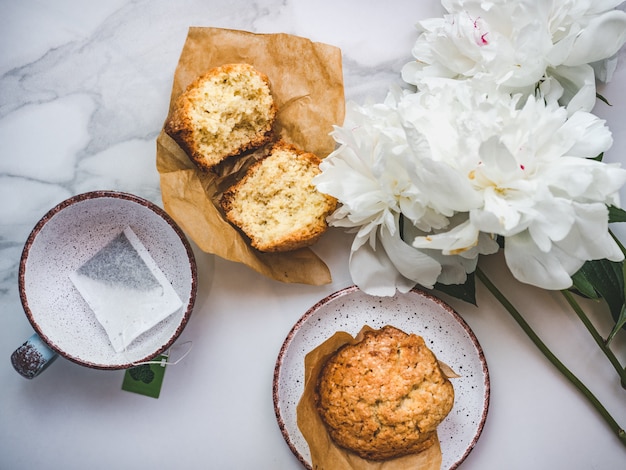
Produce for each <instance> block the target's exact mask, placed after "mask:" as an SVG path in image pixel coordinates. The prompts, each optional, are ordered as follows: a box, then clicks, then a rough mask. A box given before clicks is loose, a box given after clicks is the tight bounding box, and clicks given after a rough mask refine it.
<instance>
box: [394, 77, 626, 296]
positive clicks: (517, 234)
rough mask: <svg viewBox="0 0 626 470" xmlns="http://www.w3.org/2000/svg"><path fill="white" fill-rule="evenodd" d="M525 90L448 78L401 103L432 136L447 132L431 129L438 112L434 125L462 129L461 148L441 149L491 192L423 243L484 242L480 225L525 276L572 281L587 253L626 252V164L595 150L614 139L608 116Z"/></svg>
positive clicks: (557, 283)
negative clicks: (622, 217) (625, 223)
mask: <svg viewBox="0 0 626 470" xmlns="http://www.w3.org/2000/svg"><path fill="white" fill-rule="evenodd" d="M518 99H519V97H515V96H513V97H512V96H510V95H508V94H503V93H495V92H494V93H491V94H489V95H486V94H484V93H482V92H479V91H477V90H476V89H475V88H474V87H473V86H472V82H471V81H460V82H445V83H444V82H440V83H439V85H438V86H437V87H432V86H431V88H430V90H429V91H428V92H419V93H416V94H414V95H409V96H406V97H405V98H403V100H402V102H401V103H400V104H399V109H400V113H401V114H402V115H403V116H404V117H405V118H406V119H407V121H410V122H411V124H413V125H415V126H417V127H419V128H420V130H421V131H422V132H423V133H424V135H426V136H427V137H426V138H428V136H430V135H433V136H435V140H439V139H441V136H440V135H438V134H439V133H438V132H437V131H436V130H434V129H431V130H429V129H428V127H427V124H426V122H427V120H428V118H429V116H430V117H432V121H431V122H432V124H433V126H437V127H438V128H443V129H454V132H450V133H449V134H448V141H447V142H446V144H445V149H448V150H451V151H448V152H446V151H433V152H432V155H433V158H437V159H439V161H440V162H442V163H443V162H445V163H447V165H448V166H450V167H451V168H455V169H456V170H458V171H459V172H460V174H462V175H463V176H464V177H465V178H467V182H468V183H469V184H471V185H472V190H473V191H474V192H475V193H476V194H478V195H479V197H480V201H481V203H480V206H479V207H473V208H470V209H468V213H469V219H468V220H467V221H465V222H463V223H461V224H459V225H456V226H453V227H452V228H451V229H449V230H437V231H435V232H436V233H435V232H433V234H424V235H422V236H418V237H417V238H416V239H415V241H414V242H413V246H415V247H416V248H419V249H421V250H423V251H425V252H428V251H426V250H441V252H442V254H458V253H462V252H464V251H465V250H471V249H473V248H474V247H475V246H477V245H478V243H479V234H492V235H499V236H502V237H505V257H506V260H507V264H508V266H509V268H510V269H511V271H512V272H513V274H514V275H515V276H516V277H517V278H518V279H519V280H520V281H522V282H525V283H529V284H533V285H537V286H540V287H543V288H547V289H563V288H566V287H569V285H570V284H571V279H570V276H571V275H572V274H574V272H575V271H577V270H578V269H579V268H580V267H581V266H582V264H583V263H584V262H585V261H587V260H592V259H601V258H607V259H611V260H619V259H622V254H621V251H620V250H619V248H618V246H617V245H616V243H615V242H614V241H613V240H612V238H611V237H610V236H609V234H608V226H607V224H608V210H607V208H606V205H611V204H612V205H616V206H619V197H618V194H619V193H618V191H619V189H620V188H621V186H623V185H624V183H626V171H625V170H623V169H621V168H618V167H617V166H615V165H607V164H604V163H600V162H598V161H595V160H593V159H592V158H593V157H596V156H597V155H600V154H601V153H602V152H604V151H605V150H607V149H608V148H609V147H610V146H611V144H612V138H611V134H610V132H609V130H608V128H607V127H606V126H605V124H604V122H603V121H601V120H600V119H598V118H597V117H595V116H594V115H592V114H589V113H586V112H582V111H578V112H575V113H574V114H573V115H572V116H571V117H569V118H568V113H567V111H566V110H565V109H564V108H562V107H559V106H558V105H557V104H556V103H554V102H548V103H546V102H545V101H544V100H543V99H537V98H534V97H529V98H528V99H527V101H526V102H525V103H524V105H523V106H520V105H519V104H518ZM431 100H432V101H431ZM446 116H447V122H445V123H444V124H442V121H446ZM404 125H405V126H407V123H406V122H405V123H404ZM476 126H478V128H479V131H475V128H476ZM450 141H456V142H455V144H452V143H451V142H450ZM433 147H434V148H438V149H439V150H440V147H435V146H433ZM461 149H463V150H464V151H463V153H461ZM589 157H592V158H589ZM440 192H445V189H444V188H442V189H440ZM487 250H488V249H487V248H482V250H481V252H486V251H487Z"/></svg>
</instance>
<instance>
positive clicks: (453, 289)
mask: <svg viewBox="0 0 626 470" xmlns="http://www.w3.org/2000/svg"><path fill="white" fill-rule="evenodd" d="M435 290H437V291H439V292H443V293H444V294H447V295H449V296H451V297H454V298H455V299H459V300H462V301H464V302H467V303H470V304H472V305H476V278H475V276H474V273H470V274H468V275H467V280H466V281H465V283H464V284H441V283H439V282H438V283H436V284H435Z"/></svg>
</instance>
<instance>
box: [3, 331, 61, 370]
mask: <svg viewBox="0 0 626 470" xmlns="http://www.w3.org/2000/svg"><path fill="white" fill-rule="evenodd" d="M57 356H58V354H57V353H56V352H55V351H53V350H52V349H50V348H49V347H48V345H47V344H46V343H44V342H43V340H42V339H41V338H40V337H39V335H38V334H37V333H34V334H33V335H32V336H31V337H30V338H28V339H27V340H26V341H25V342H24V344H22V345H21V346H20V347H19V348H17V349H16V350H15V351H14V352H13V354H11V364H13V368H14V369H15V370H16V371H17V373H18V374H20V375H21V376H22V377H26V378H27V379H33V378H35V377H37V376H38V375H39V374H40V373H41V372H43V371H44V370H45V369H46V367H48V366H49V365H50V364H52V362H53V361H54V360H55V359H56V358H57Z"/></svg>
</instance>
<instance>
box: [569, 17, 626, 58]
mask: <svg viewBox="0 0 626 470" xmlns="http://www.w3.org/2000/svg"><path fill="white" fill-rule="evenodd" d="M624 42H626V12H623V11H620V10H611V11H607V12H605V13H603V14H600V15H597V16H594V17H592V18H591V21H590V22H589V24H587V25H586V26H585V27H584V28H583V29H582V31H581V32H580V34H578V35H577V36H576V40H575V41H574V44H573V45H572V50H571V51H570V53H569V55H568V57H567V58H566V59H565V60H564V61H563V65H570V66H576V65H583V64H590V63H591V62H597V61H599V60H603V59H607V58H609V57H611V56H612V55H614V54H615V53H616V52H617V51H618V50H619V49H620V48H621V47H622V46H623V45H624Z"/></svg>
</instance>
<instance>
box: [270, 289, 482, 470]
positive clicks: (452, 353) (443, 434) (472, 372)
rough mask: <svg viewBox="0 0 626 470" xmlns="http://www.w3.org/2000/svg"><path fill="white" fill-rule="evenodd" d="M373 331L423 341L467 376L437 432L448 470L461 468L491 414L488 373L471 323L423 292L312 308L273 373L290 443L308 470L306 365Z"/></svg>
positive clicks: (332, 299)
mask: <svg viewBox="0 0 626 470" xmlns="http://www.w3.org/2000/svg"><path fill="white" fill-rule="evenodd" d="M363 325H369V326H371V327H372V328H375V329H378V328H381V327H383V326H385V325H393V326H395V327H396V328H399V329H401V330H403V331H405V332H407V333H416V334H418V335H420V336H422V337H423V338H424V340H425V341H426V344H427V345H428V346H429V348H430V349H431V350H432V351H433V352H434V353H435V355H436V356H437V358H438V359H439V360H441V361H443V362H445V363H446V364H448V365H449V366H450V367H452V369H453V370H454V371H455V372H457V373H458V374H460V375H461V377H460V378H455V379H453V384H454V390H455V403H454V408H453V409H452V411H451V412H450V414H449V415H448V416H447V417H446V419H445V421H443V422H442V423H441V424H440V425H439V428H438V434H439V440H440V442H441V452H442V456H443V463H442V466H441V468H442V469H454V468H457V467H458V466H459V465H460V464H461V462H463V460H465V458H466V457H467V455H468V454H469V453H470V451H471V450H472V449H473V447H474V445H475V444H476V442H477V440H478V438H479V436H480V434H481V432H482V429H483V426H484V423H485V419H486V418H487V409H488V407H489V372H488V370H487V363H486V361H485V357H484V355H483V352H482V349H481V347H480V344H479V343H478V341H477V340H476V337H475V335H474V333H473V332H472V330H471V329H470V328H469V326H468V325H467V323H465V321H464V320H463V319H462V318H461V317H460V316H459V315H458V314H457V313H456V312H455V311H454V310H453V309H452V308H451V307H450V306H449V305H447V304H446V303H444V302H443V301H441V300H440V299H437V298H436V297H433V296H431V295H429V294H426V293H424V292H422V291H419V290H412V291H411V292H409V293H407V294H397V295H395V296H394V297H372V296H369V295H367V294H365V293H363V292H362V291H360V290H359V289H358V288H357V287H349V288H346V289H343V290H340V291H338V292H335V293H334V294H332V295H330V296H328V297H326V298H325V299H323V300H321V301H320V302H319V303H317V304H316V305H314V306H313V307H312V308H310V309H309V310H308V311H307V312H306V313H305V314H304V315H303V316H302V318H300V320H299V321H298V322H297V323H296V324H295V325H294V326H293V328H292V329H291V331H290V332H289V334H288V336H287V338H286V339H285V342H284V343H283V346H282V348H281V350H280V353H279V355H278V359H277V361H276V367H275V371H274V390H273V392H274V410H275V412H276V418H277V420H278V425H279V427H280V429H281V431H282V433H283V436H284V438H285V440H286V442H287V444H288V445H289V447H290V448H291V450H292V451H293V453H294V454H295V455H296V457H298V459H299V460H300V461H301V462H302V463H303V464H304V466H305V467H307V468H311V456H310V451H309V447H308V444H307V442H306V440H305V439H304V437H303V436H302V434H301V433H300V430H299V428H298V425H297V417H296V407H297V405H298V401H299V400H300V397H301V395H302V392H303V390H304V357H305V356H306V354H307V353H308V352H309V351H311V350H313V349H315V348H316V347H317V346H319V345H320V344H321V343H323V342H324V341H326V339H328V338H329V337H330V336H332V335H333V334H334V333H335V332H337V331H346V332H348V333H350V334H351V335H353V336H355V335H356V334H357V333H358V332H359V331H360V330H361V328H362V327H363Z"/></svg>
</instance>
